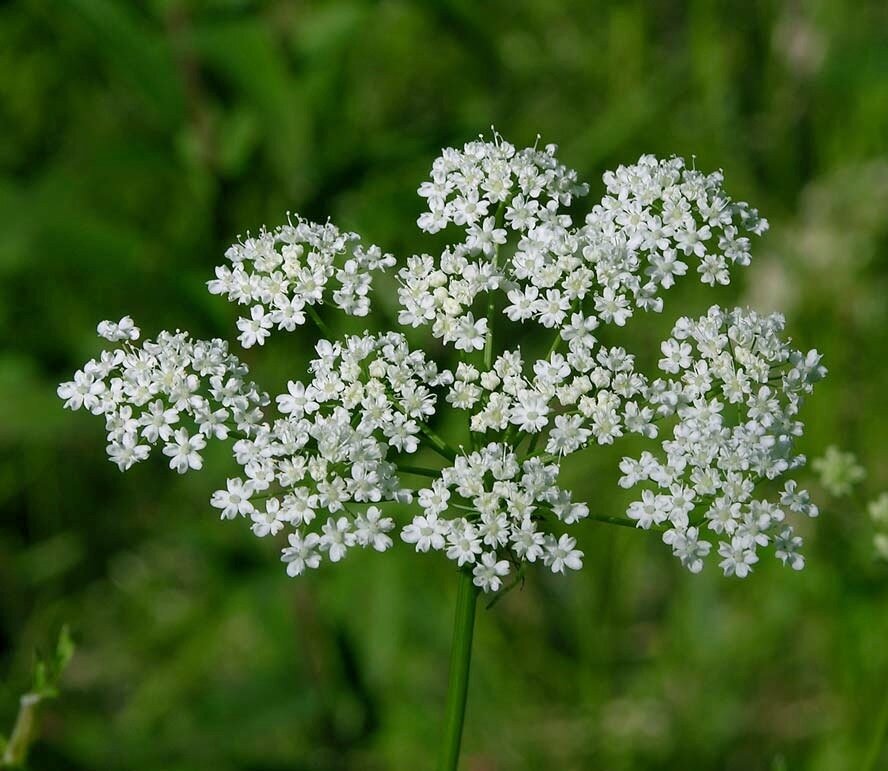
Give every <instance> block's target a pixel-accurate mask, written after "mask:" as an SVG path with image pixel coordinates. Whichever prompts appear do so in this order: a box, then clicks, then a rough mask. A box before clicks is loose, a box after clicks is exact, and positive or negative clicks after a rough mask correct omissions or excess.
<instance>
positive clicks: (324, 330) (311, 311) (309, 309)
mask: <svg viewBox="0 0 888 771" xmlns="http://www.w3.org/2000/svg"><path fill="white" fill-rule="evenodd" d="M305 310H306V312H307V313H308V315H309V316H310V317H311V320H312V321H313V322H314V323H315V324H317V327H318V329H320V330H321V334H322V335H325V336H326V337H327V339H328V340H333V333H332V332H331V331H330V328H329V327H328V326H327V325H326V324H325V323H324V321H323V319H322V318H321V317H320V316H319V315H318V312H317V311H316V310H315V309H314V308H313V307H312V306H311V305H306V306H305Z"/></svg>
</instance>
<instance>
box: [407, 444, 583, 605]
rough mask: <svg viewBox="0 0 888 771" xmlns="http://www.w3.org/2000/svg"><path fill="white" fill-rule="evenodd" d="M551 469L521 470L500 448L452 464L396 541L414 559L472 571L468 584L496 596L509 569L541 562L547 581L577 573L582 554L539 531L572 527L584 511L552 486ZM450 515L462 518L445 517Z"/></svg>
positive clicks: (525, 465) (535, 463) (530, 466)
mask: <svg viewBox="0 0 888 771" xmlns="http://www.w3.org/2000/svg"><path fill="white" fill-rule="evenodd" d="M558 471H559V467H558V464H557V463H545V462H544V461H543V460H541V459H540V458H528V459H527V460H525V461H523V462H521V461H519V459H518V456H517V455H516V454H515V453H514V452H513V451H512V450H511V449H510V448H509V447H508V446H506V445H504V444H497V443H491V444H489V445H487V447H485V448H484V449H482V450H479V451H477V452H473V453H470V454H469V455H463V456H459V457H457V458H456V460H455V462H454V464H453V466H450V467H448V468H445V469H443V470H442V471H441V476H440V477H439V478H438V479H436V480H435V481H434V482H433V483H432V485H431V486H430V487H427V488H424V489H422V490H420V491H419V496H418V498H419V505H420V507H421V508H422V510H423V513H422V514H421V515H418V516H416V517H414V518H413V521H412V522H411V523H410V524H409V525H407V526H406V527H405V528H404V529H403V530H402V532H401V538H402V539H403V540H404V541H406V542H407V543H411V544H414V545H415V547H416V550H417V551H420V552H426V551H429V550H430V549H433V550H435V551H443V552H444V553H445V554H446V555H447V557H448V558H449V559H451V560H454V561H455V562H456V563H457V565H459V566H460V567H462V566H464V565H469V566H472V568H473V574H474V577H475V584H476V585H477V586H479V587H480V588H482V589H483V590H484V591H496V590H497V589H499V587H500V585H501V584H502V578H503V577H504V576H506V575H507V574H508V573H509V565H510V562H511V563H512V564H514V565H515V566H516V567H517V566H519V564H520V563H521V562H536V561H538V560H539V561H542V562H543V563H544V564H545V565H547V566H548V567H549V568H550V569H551V570H552V571H553V572H555V573H563V572H564V569H565V568H570V569H571V570H579V569H580V568H581V567H582V566H583V561H582V557H583V553H582V552H581V551H579V550H578V549H576V548H574V547H575V546H576V540H575V539H573V538H571V537H570V536H567V535H562V536H561V537H560V538H556V537H555V536H554V535H552V534H551V533H548V532H545V531H544V530H540V529H539V526H540V525H541V524H543V523H547V522H548V523H551V522H553V521H560V522H562V523H564V524H568V525H571V524H574V523H575V522H578V521H579V520H581V519H583V518H584V517H586V516H588V515H589V508H588V506H586V504H584V503H574V502H572V501H571V499H570V494H569V493H568V492H567V491H565V490H562V489H561V488H559V487H558V486H557V485H556V480H557V478H558ZM454 511H463V512H466V513H465V514H463V515H461V516H456V517H453V516H451V517H447V518H445V517H444V516H442V515H444V514H446V513H448V512H454Z"/></svg>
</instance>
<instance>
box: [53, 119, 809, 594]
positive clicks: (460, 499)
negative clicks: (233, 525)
mask: <svg viewBox="0 0 888 771" xmlns="http://www.w3.org/2000/svg"><path fill="white" fill-rule="evenodd" d="M603 181H604V186H605V194H604V196H603V198H602V199H601V200H600V202H599V203H597V204H595V205H594V206H593V207H592V208H591V210H590V211H589V212H588V214H587V215H586V216H585V218H584V219H583V220H582V221H579V222H577V223H575V222H574V219H573V217H572V215H571V213H570V211H569V207H572V206H573V205H574V204H575V203H576V199H577V197H578V196H582V195H585V194H586V193H587V192H588V187H587V186H586V185H584V184H582V183H580V182H578V180H577V174H576V172H574V171H573V170H571V169H569V168H567V167H566V166H564V165H563V164H562V163H561V162H560V161H559V160H558V159H557V158H556V148H555V146H554V145H548V146H546V147H545V148H544V149H538V148H537V147H536V146H534V147H531V148H526V149H523V150H517V149H516V148H515V147H514V146H512V145H510V144H509V143H507V142H505V141H504V140H503V139H502V138H501V137H499V136H498V135H496V134H495V135H494V138H493V141H489V142H488V141H483V140H482V141H475V142H470V143H468V144H466V145H465V146H464V147H463V148H462V149H453V148H450V149H446V150H444V151H443V153H442V155H441V157H439V158H438V159H437V160H436V161H435V162H434V164H433V167H432V172H431V178H430V179H429V180H428V181H427V182H424V183H423V184H422V185H421V186H420V188H419V194H420V196H421V197H422V198H423V199H424V200H425V201H426V203H427V211H425V212H424V213H423V214H422V215H421V216H420V218H419V221H418V225H419V227H420V228H421V229H422V230H424V231H426V232H428V233H437V232H439V231H441V232H445V233H448V234H452V235H453V237H452V238H450V239H449V244H448V245H447V246H446V247H445V248H444V249H443V251H442V252H441V253H440V254H438V255H437V256H432V255H429V254H422V255H418V256H412V257H410V258H408V259H406V260H404V261H402V262H401V264H400V266H399V267H400V269H399V270H398V272H397V280H398V284H399V289H398V297H399V303H400V309H399V316H398V323H399V324H400V325H401V326H402V327H406V328H412V329H415V330H418V331H416V332H409V333H410V334H411V335H416V336H417V337H418V336H419V335H421V334H422V333H423V332H426V333H430V337H431V338H433V339H429V338H428V337H427V338H426V341H425V345H424V348H422V349H418V348H417V347H416V346H415V345H414V346H413V347H411V345H408V341H407V338H406V336H405V335H404V334H402V332H400V331H384V332H382V333H379V334H371V333H369V332H365V333H363V334H360V335H352V336H346V337H343V338H342V339H341V340H332V339H321V340H318V338H317V335H313V336H312V337H311V340H312V342H314V343H316V345H315V350H316V354H317V355H316V357H315V358H314V360H313V361H312V362H311V364H310V365H309V371H308V373H307V374H306V375H305V376H304V377H302V378H301V379H300V378H299V377H298V376H297V379H294V380H291V381H290V382H288V384H287V390H286V392H285V393H282V394H280V395H279V396H277V398H276V399H275V401H274V407H276V413H275V414H274V415H273V416H272V415H271V414H270V411H269V410H264V409H263V408H265V407H266V406H269V407H270V406H271V404H270V400H269V399H268V397H267V396H266V395H265V394H263V393H261V392H259V391H258V389H257V388H256V386H255V385H253V384H252V383H250V382H248V381H247V380H246V375H247V372H246V368H245V367H244V366H243V365H242V364H241V363H240V362H239V361H238V360H237V359H236V358H235V357H233V356H232V355H231V354H229V353H228V351H227V348H226V346H225V343H223V342H222V341H219V340H213V341H210V342H202V341H192V340H191V339H190V338H189V337H188V336H187V335H185V334H184V333H178V332H177V333H175V334H172V333H162V334H161V335H160V336H159V337H158V339H157V341H156V342H151V341H148V342H146V343H144V344H142V345H141V347H135V346H134V341H135V340H137V339H138V336H139V330H138V328H136V327H135V325H134V324H133V322H132V319H130V318H129V317H124V318H123V319H121V320H120V321H119V322H102V324H100V325H99V332H100V334H101V335H102V336H103V337H105V338H106V339H108V340H111V341H120V342H122V347H121V348H119V349H117V350H114V351H110V352H105V353H103V354H102V356H101V357H100V359H98V360H94V361H91V362H89V363H88V364H87V365H86V366H85V367H84V368H83V369H82V370H80V371H78V372H77V373H76V374H75V376H74V379H73V381H71V382H69V383H64V384H62V386H60V387H59V395H60V396H61V397H62V398H63V399H64V400H65V403H66V406H68V407H71V408H73V409H78V408H80V407H84V408H86V409H88V410H90V411H92V412H94V413H96V414H102V415H105V418H106V422H107V427H108V439H109V447H108V452H109V455H110V456H111V458H112V460H114V461H115V462H116V463H117V464H118V465H119V466H120V468H121V469H126V468H128V467H129V466H131V465H132V464H133V463H135V462H137V461H139V460H144V459H145V458H146V457H147V456H148V454H149V451H150V448H151V446H152V445H154V444H157V443H160V444H162V446H163V452H164V454H166V455H167V456H168V458H169V463H170V466H171V467H172V468H174V469H176V470H177V471H180V472H184V471H187V470H189V469H194V468H200V466H201V464H202V459H201V451H202V450H203V447H204V444H205V441H206V439H208V438H210V437H218V438H226V437H230V439H231V440H232V450H233V456H234V462H235V463H236V464H237V465H238V466H239V467H240V472H239V473H238V474H237V475H233V476H232V477H231V478H229V479H227V480H226V482H225V485H224V487H222V488H220V489H218V490H216V491H215V493H213V496H212V499H211V505H212V506H213V507H214V508H216V509H217V510H218V511H219V512H220V514H221V516H222V517H223V518H225V519H235V518H244V519H245V520H247V521H248V522H249V525H250V528H251V530H252V532H253V533H254V534H255V535H256V536H258V537H269V538H272V537H280V538H284V537H285V538H286V544H287V545H286V546H285V547H284V548H283V551H282V553H281V559H282V560H283V561H284V562H285V563H286V565H287V572H288V573H289V574H290V575H299V574H301V573H304V572H305V571H307V570H310V569H314V568H317V567H318V566H319V565H321V563H322V562H324V561H329V562H339V561H340V560H342V559H343V558H344V557H345V556H346V555H347V553H348V551H349V550H350V549H352V548H354V547H358V546H359V547H362V548H370V549H373V550H375V551H385V550H387V549H389V548H390V547H391V546H392V545H393V541H394V540H395V539H396V534H398V533H399V534H400V539H401V540H403V541H405V542H407V543H409V544H412V545H413V546H414V548H415V549H416V550H417V551H419V552H429V551H437V552H443V554H444V555H446V557H448V558H449V559H451V560H453V561H454V562H455V563H456V565H457V566H459V568H460V569H462V570H465V571H471V572H472V575H473V577H474V580H475V584H476V585H477V586H478V587H479V588H481V589H482V590H484V591H487V592H495V591H498V590H500V589H501V588H502V587H503V586H504V584H505V583H506V582H507V581H509V582H510V583H514V581H515V580H517V579H518V578H520V576H521V575H522V574H523V571H524V569H525V567H526V566H527V564H529V563H540V562H541V563H543V564H544V565H545V566H547V567H549V568H550V569H551V570H552V571H554V572H557V573H563V572H565V571H566V570H568V569H570V570H577V569H579V568H580V567H582V557H583V553H582V552H581V551H580V550H579V549H577V548H576V547H577V543H576V539H575V537H574V536H573V535H572V534H569V533H567V532H565V530H566V529H568V528H569V527H570V526H572V525H574V524H576V523H577V522H579V521H580V520H582V519H585V518H593V519H597V520H603V521H613V520H614V519H615V517H613V516H611V514H612V512H590V511H589V508H588V506H587V505H586V504H584V503H579V502H575V501H573V500H572V496H571V494H570V492H568V491H567V490H565V489H563V487H562V486H560V485H559V484H558V476H559V470H560V468H561V461H562V459H563V458H564V457H565V456H567V455H570V454H572V453H577V452H580V451H583V450H586V449H588V448H591V447H594V446H595V445H608V444H613V443H616V442H617V441H619V440H620V439H622V438H623V437H625V436H627V435H632V434H635V435H638V436H639V437H641V438H644V439H648V440H657V442H658V444H657V445H656V446H655V450H656V451H644V452H641V454H640V455H638V456H637V457H626V458H624V459H623V461H622V463H621V464H620V470H621V472H622V477H621V478H620V480H619V484H620V485H621V486H623V487H624V488H627V489H628V488H632V487H635V486H636V485H638V486H639V488H640V489H639V492H638V499H637V500H635V501H633V502H632V503H631V504H630V506H629V507H628V511H627V514H628V519H627V518H625V517H617V518H616V520H617V521H618V523H619V524H624V525H625V524H629V525H632V524H633V523H634V524H635V525H636V526H637V527H638V528H641V529H645V530H654V531H656V532H659V533H661V534H662V538H663V540H664V541H665V542H666V544H667V545H668V546H669V547H670V548H671V550H672V551H673V553H674V554H675V555H676V556H677V557H678V558H679V559H680V560H681V562H682V563H683V564H684V565H685V566H686V567H687V568H688V569H689V570H690V571H692V572H697V571H699V570H701V569H702V567H703V565H704V562H705V561H706V560H707V558H712V559H717V560H718V561H719V564H720V566H721V568H722V569H723V570H724V572H725V573H726V574H727V575H735V576H738V577H743V576H746V575H748V574H749V572H750V571H751V570H752V569H753V566H754V565H755V564H756V562H757V561H758V559H759V552H760V550H761V549H762V548H765V547H769V548H770V549H772V550H773V553H774V554H775V555H776V557H777V558H778V559H779V560H781V561H782V562H783V563H784V564H787V565H789V566H791V567H792V568H794V569H800V568H801V567H802V566H803V565H804V559H803V557H802V556H801V554H800V551H799V550H800V546H801V538H800V537H799V536H798V535H796V534H795V532H794V531H793V529H792V525H791V524H790V522H789V519H790V518H791V515H808V516H815V515H816V514H817V508H816V506H815V505H814V504H813V503H812V502H811V500H810V496H809V495H808V493H807V492H806V491H805V490H803V489H800V488H799V487H798V485H797V483H796V481H795V480H793V479H788V478H785V477H786V476H787V475H788V474H790V472H792V471H794V470H796V469H797V468H798V467H799V466H800V465H802V464H803V463H804V460H805V459H804V457H803V456H801V455H799V454H797V453H796V451H795V449H794V445H795V442H796V439H797V438H798V437H799V436H800V435H801V433H802V429H803V426H802V423H801V422H800V421H799V419H798V414H799V409H800V406H801V403H802V399H803V397H804V396H806V395H807V394H808V393H810V392H811V390H812V387H813V384H814V383H815V382H816V381H817V380H819V379H820V378H822V377H823V376H824V374H825V369H824V368H823V367H822V366H821V364H820V356H819V355H818V354H817V352H816V351H810V352H808V353H807V354H803V353H801V352H800V351H797V350H795V349H794V348H792V347H791V346H790V345H789V343H788V341H785V340H784V339H782V337H781V335H782V332H783V328H784V321H783V319H782V317H780V316H779V315H770V316H760V315H758V314H756V313H755V312H753V311H749V310H740V309H734V310H723V309H722V308H719V307H717V306H714V307H712V308H711V309H710V310H709V312H708V313H706V314H705V315H704V316H702V317H701V318H698V319H691V318H681V319H679V320H678V321H677V322H676V324H675V326H674V329H673V330H672V334H671V336H670V337H669V338H668V339H667V340H665V341H663V343H662V344H661V345H660V350H659V352H657V351H656V350H654V351H652V352H651V351H644V350H635V349H633V347H632V345H631V340H629V339H627V340H626V341H625V342H624V341H622V340H621V339H619V335H620V334H621V333H622V331H623V329H624V328H626V327H627V324H628V323H629V321H630V319H631V318H632V317H633V316H634V315H635V314H636V312H637V311H654V312H661V311H662V310H663V308H664V300H663V293H664V291H665V290H668V289H670V288H671V287H673V286H674V284H675V282H676V281H677V280H678V278H679V277H681V276H683V275H685V274H687V273H690V272H692V271H693V272H696V273H697V274H698V276H699V278H700V280H701V281H702V282H703V283H705V284H709V285H715V284H726V283H728V281H729V280H730V269H731V267H732V266H744V265H747V264H748V263H749V260H750V238H751V236H753V235H760V234H761V233H763V232H764V231H765V230H766V229H767V222H766V221H765V220H764V219H762V218H760V217H759V216H758V213H757V212H756V211H755V210H754V209H752V208H751V207H749V206H748V205H747V204H745V203H742V202H735V201H733V200H732V199H731V198H730V197H729V196H728V195H727V194H726V193H725V191H724V189H723V178H722V174H721V173H720V172H717V173H713V174H704V173H702V172H700V171H697V170H696V169H695V168H693V167H690V168H689V167H688V166H687V164H686V163H685V162H684V161H683V160H682V159H680V158H671V159H668V160H657V159H656V158H654V157H652V156H643V157H642V158H640V159H639V161H638V162H637V163H636V164H633V165H631V166H620V167H619V168H618V169H616V171H613V172H607V173H606V174H604V177H603ZM227 257H228V260H229V264H228V265H226V266H222V267H219V268H217V270H216V278H215V280H213V281H210V282H209V289H210V291H211V292H212V293H214V294H223V295H226V296H227V297H228V299H229V300H231V301H233V302H236V303H239V304H242V305H244V306H247V307H248V308H249V313H248V314H247V315H245V316H244V317H243V318H241V319H240V320H239V321H238V328H239V330H240V336H239V338H238V339H239V341H240V343H241V345H242V346H244V347H247V348H248V347H251V346H253V345H257V344H258V345H262V344H263V343H264V341H265V340H266V339H267V338H268V336H269V335H270V334H271V331H272V330H273V329H274V328H278V329H283V330H293V329H295V328H296V327H297V326H299V325H302V324H304V323H306V322H307V321H308V320H309V319H310V320H311V321H312V322H314V324H315V325H316V326H317V327H319V328H320V329H321V331H322V333H323V337H325V338H329V337H330V335H329V334H328V333H326V331H325V326H324V323H323V319H322V318H321V317H320V315H319V314H318V313H317V306H320V305H327V306H332V307H334V308H338V309H339V310H340V311H342V312H344V313H346V314H348V315H351V316H365V315H367V314H368V313H369V310H370V295H371V291H372V289H373V286H372V279H373V274H374V273H375V272H376V271H384V270H386V269H389V268H392V267H394V266H395V260H394V258H393V257H392V256H391V255H388V254H383V252H382V251H381V250H380V249H379V248H378V247H375V246H372V247H369V248H366V249H365V248H364V247H363V246H361V243H360V240H359V238H358V236H357V235H355V234H353V233H343V232H341V231H340V230H338V229H337V228H336V227H334V226H333V225H332V224H330V223H329V222H328V223H326V224H323V225H319V224H316V223H311V222H308V221H306V220H303V219H299V218H297V219H295V221H292V220H291V221H290V222H289V224H287V225H285V226H283V227H280V228H278V229H276V230H274V231H271V232H269V231H266V230H262V231H261V232H260V233H259V235H258V236H256V237H251V238H247V239H246V240H244V241H243V242H242V243H239V244H237V245H235V246H233V247H231V249H229V251H228V252H227ZM528 324H529V325H531V327H530V328H529V329H528V327H527V326H521V325H528ZM310 330H311V327H309V328H308V329H307V330H306V334H312V333H311V331H310ZM408 331H409V330H408ZM525 333H527V334H525ZM436 341H442V342H443V343H444V344H445V345H441V343H439V342H436ZM537 349H539V350H537ZM651 354H654V355H653V356H651ZM454 360H455V361H454ZM651 360H653V361H657V360H658V368H659V371H658V372H646V371H645V367H643V366H642V364H643V363H644V362H646V361H651ZM441 426H444V427H446V429H441V428H440V427H441ZM439 430H440V432H441V433H440V434H439V433H438V431H439ZM442 434H443V435H444V436H446V437H448V439H444V438H442ZM430 458H431V459H432V460H429V459H430ZM422 478H425V481H424V482H421V483H418V482H414V481H412V480H416V479H422ZM389 506H390V507H391V508H387V507H389ZM510 576H511V578H510Z"/></svg>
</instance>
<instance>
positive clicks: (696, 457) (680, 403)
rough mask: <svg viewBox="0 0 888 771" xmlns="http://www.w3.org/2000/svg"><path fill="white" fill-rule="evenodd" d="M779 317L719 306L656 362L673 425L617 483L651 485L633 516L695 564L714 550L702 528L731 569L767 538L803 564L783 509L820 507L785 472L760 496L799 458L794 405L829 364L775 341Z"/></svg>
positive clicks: (665, 414) (678, 334)
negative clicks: (761, 489)
mask: <svg viewBox="0 0 888 771" xmlns="http://www.w3.org/2000/svg"><path fill="white" fill-rule="evenodd" d="M783 326H784V320H783V317H782V316H780V315H779V314H772V315H768V316H761V315H759V314H757V313H755V312H754V311H749V310H741V309H734V310H732V311H724V310H722V309H721V308H719V307H717V306H715V307H713V308H710V310H709V312H708V313H707V314H706V315H705V316H702V317H701V318H699V319H696V320H693V319H689V318H681V319H679V320H678V321H677V323H676V324H675V327H674V328H673V330H672V337H670V338H669V339H668V340H667V341H665V342H664V343H663V344H662V346H661V349H662V352H663V354H664V356H663V358H662V359H660V369H662V370H663V371H664V372H667V373H669V374H671V375H674V376H675V377H673V378H670V379H669V380H658V381H656V382H655V383H654V384H653V386H652V388H651V402H652V403H657V404H658V407H657V414H658V416H659V417H661V418H665V419H672V420H673V422H674V425H673V428H672V431H671V435H670V436H669V438H667V439H664V440H663V442H662V445H661V448H662V454H661V455H660V456H657V455H654V454H653V453H650V452H644V453H642V455H641V456H640V457H638V458H624V459H623V462H622V463H621V469H622V471H623V473H624V476H623V478H622V479H621V480H620V484H621V485H622V486H624V487H632V486H634V485H636V484H639V483H653V485H654V486H653V487H652V488H648V489H645V490H644V491H643V492H642V494H641V498H640V499H639V500H637V501H635V502H634V503H632V504H631V506H630V507H629V510H628V515H629V517H630V518H631V519H633V520H635V521H636V522H637V524H638V526H639V527H642V528H650V527H651V526H654V525H656V526H662V527H663V528H665V532H664V534H663V540H664V541H665V542H666V543H667V544H669V545H671V546H672V549H673V552H674V553H675V555H676V556H677V557H678V558H679V559H680V560H681V561H682V563H684V565H685V566H686V567H688V568H689V569H690V570H691V571H693V572H697V571H698V570H700V569H701V567H702V565H703V558H704V557H705V556H706V555H707V554H708V552H709V551H710V549H711V543H710V542H709V541H708V540H707V539H706V538H705V535H706V534H710V535H714V536H716V537H718V538H720V539H721V540H719V542H718V553H719V555H720V556H721V557H722V561H721V562H720V566H721V567H722V569H723V570H724V572H725V574H726V575H737V576H740V577H743V576H745V575H747V574H748V573H749V571H750V570H751V569H752V565H753V564H755V563H756V562H757V561H758V554H757V551H758V547H762V546H768V545H769V544H773V545H774V546H775V549H776V554H777V557H778V558H779V559H780V560H781V561H782V562H784V564H789V565H791V566H792V567H793V568H795V569H797V570H798V569H801V567H802V566H803V565H804V560H803V559H802V557H801V555H800V554H799V553H798V549H799V547H800V546H801V539H800V538H798V537H797V536H795V535H794V534H793V531H792V527H791V526H790V525H789V524H788V523H787V513H789V512H791V513H796V514H805V515H808V516H811V517H814V516H817V513H818V512H817V507H816V506H814V504H812V503H811V501H810V498H809V496H808V493H807V492H806V491H804V490H800V489H798V488H797V486H796V483H795V481H794V480H789V481H787V482H786V484H785V487H784V489H783V491H782V494H780V495H779V496H778V500H777V501H776V502H771V501H769V500H768V499H767V498H766V497H762V496H761V495H757V494H756V489H757V486H758V485H759V484H760V483H763V482H767V481H769V480H774V479H776V478H777V477H780V476H782V475H784V474H785V473H787V472H788V471H791V470H793V469H795V468H798V467H799V466H800V465H802V464H803V463H804V462H805V457H804V456H803V455H798V454H796V453H795V451H794V443H795V440H796V438H797V437H799V436H801V434H802V430H803V425H802V423H801V422H800V421H799V420H798V419H797V416H798V412H799V407H800V405H801V401H802V397H803V396H804V395H805V394H808V393H810V392H811V390H812V387H813V384H814V383H815V382H816V381H818V380H820V379H821V378H822V377H823V376H824V375H825V373H826V370H825V369H824V368H823V367H822V366H821V364H820V356H819V355H818V354H817V352H816V351H810V352H809V353H807V354H803V353H801V352H800V351H797V350H794V349H792V348H791V347H790V346H789V345H787V344H786V343H785V342H784V341H783V340H782V339H781V338H780V333H781V332H782V330H783Z"/></svg>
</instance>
